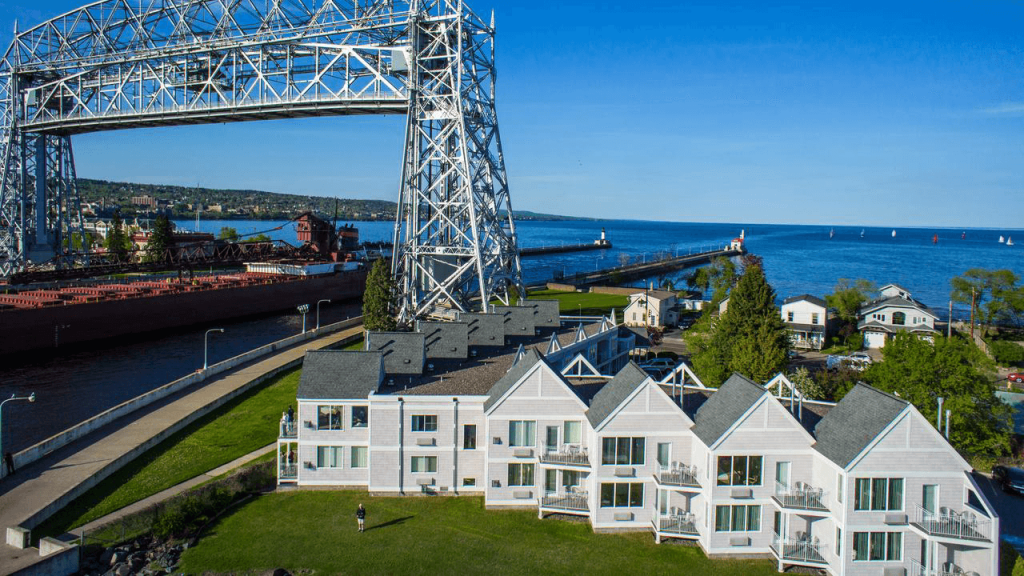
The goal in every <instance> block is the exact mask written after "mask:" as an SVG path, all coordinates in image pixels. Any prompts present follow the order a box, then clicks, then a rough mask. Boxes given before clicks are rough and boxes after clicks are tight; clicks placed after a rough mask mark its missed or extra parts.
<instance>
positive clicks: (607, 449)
mask: <svg viewBox="0 0 1024 576" xmlns="http://www.w3.org/2000/svg"><path fill="white" fill-rule="evenodd" d="M646 445H647V440H646V439H645V438H643V437H637V438H604V439H602V441H601V446H602V449H601V464H605V465H622V466H630V465H632V466H643V465H644V462H645V460H644V452H645V449H646Z"/></svg>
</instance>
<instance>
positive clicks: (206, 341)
mask: <svg viewBox="0 0 1024 576" xmlns="http://www.w3.org/2000/svg"><path fill="white" fill-rule="evenodd" d="M210 332H220V333H221V334H223V333H224V329H223V328H210V329H209V330H207V331H206V335H205V336H204V337H203V372H206V369H207V368H208V367H209V365H210V363H209V359H210Z"/></svg>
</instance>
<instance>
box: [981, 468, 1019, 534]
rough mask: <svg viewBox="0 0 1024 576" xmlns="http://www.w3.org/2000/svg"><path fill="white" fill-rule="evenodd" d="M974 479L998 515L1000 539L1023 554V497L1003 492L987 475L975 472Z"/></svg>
mask: <svg viewBox="0 0 1024 576" xmlns="http://www.w3.org/2000/svg"><path fill="white" fill-rule="evenodd" d="M974 479H975V481H977V482H978V486H980V487H981V490H982V492H984V493H985V497H986V498H988V501H989V502H991V503H992V506H993V507H995V509H996V514H999V531H1000V532H1001V536H1002V539H1003V540H1006V541H1007V542H1009V543H1010V544H1012V545H1013V547H1014V548H1016V549H1017V551H1018V552H1020V553H1021V554H1024V496H1021V495H1019V494H1010V493H1006V492H1003V491H1002V489H1000V488H999V485H997V484H995V483H993V482H992V478H991V477H990V476H989V475H988V474H982V473H979V472H976V473H975V474H974Z"/></svg>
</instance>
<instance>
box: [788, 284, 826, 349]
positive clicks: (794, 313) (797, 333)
mask: <svg viewBox="0 0 1024 576" xmlns="http://www.w3.org/2000/svg"><path fill="white" fill-rule="evenodd" d="M782 321H783V322H785V323H786V328H787V329H788V330H789V339H790V342H792V343H793V346H794V347H795V348H809V349H812V350H821V349H822V348H823V347H824V345H825V338H826V336H827V334H828V305H827V304H825V301H824V300H822V299H821V298H818V297H816V296H811V295H810V294H803V295H800V296H793V297H792V298H787V299H786V300H784V301H783V303H782Z"/></svg>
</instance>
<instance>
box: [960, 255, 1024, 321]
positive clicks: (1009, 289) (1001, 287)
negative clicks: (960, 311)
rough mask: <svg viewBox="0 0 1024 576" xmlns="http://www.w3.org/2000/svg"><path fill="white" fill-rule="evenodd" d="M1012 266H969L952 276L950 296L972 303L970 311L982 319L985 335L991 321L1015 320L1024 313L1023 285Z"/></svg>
mask: <svg viewBox="0 0 1024 576" xmlns="http://www.w3.org/2000/svg"><path fill="white" fill-rule="evenodd" d="M1018 281H1020V277H1019V276H1017V275H1016V274H1014V273H1013V271H1012V270H986V269H984V268H971V269H970V270H968V271H967V272H964V274H963V275H961V276H956V277H954V278H953V279H952V280H951V283H952V285H953V292H952V294H951V295H950V298H951V299H952V300H953V301H954V302H957V303H959V304H966V305H967V306H971V305H973V306H974V309H973V310H972V312H973V313H974V316H975V318H976V319H977V320H978V321H979V322H980V323H981V333H982V334H983V335H984V334H986V333H987V332H988V329H989V328H990V327H992V326H993V325H994V324H997V323H1002V322H1007V323H1010V322H1016V321H1017V320H1019V318H1020V315H1021V314H1022V313H1024V288H1021V287H1018V286H1017V282H1018Z"/></svg>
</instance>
